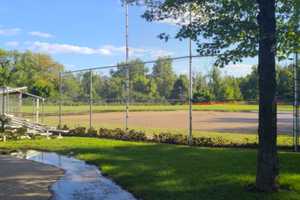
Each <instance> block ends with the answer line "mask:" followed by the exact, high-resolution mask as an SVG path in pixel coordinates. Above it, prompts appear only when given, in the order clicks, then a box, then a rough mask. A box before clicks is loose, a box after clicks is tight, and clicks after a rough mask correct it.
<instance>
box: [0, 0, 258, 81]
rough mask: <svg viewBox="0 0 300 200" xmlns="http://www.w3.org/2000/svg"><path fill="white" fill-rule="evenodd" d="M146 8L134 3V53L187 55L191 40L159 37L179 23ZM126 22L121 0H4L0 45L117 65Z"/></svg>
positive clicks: (63, 59) (236, 69)
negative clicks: (157, 18) (155, 18)
mask: <svg viewBox="0 0 300 200" xmlns="http://www.w3.org/2000/svg"><path fill="white" fill-rule="evenodd" d="M143 11H144V10H143V8H142V7H137V6H130V8H129V46H130V49H131V54H130V57H131V58H141V59H143V60H153V59H155V58H157V57H158V56H165V55H171V56H182V55H187V53H188V49H187V41H182V42H180V41H177V40H170V41H169V42H167V43H166V42H164V41H162V40H160V39H158V38H157V35H158V34H159V33H162V32H167V33H171V34H172V33H175V32H176V30H177V29H178V28H177V27H176V26H175V25H174V24H170V23H166V22H165V23H162V22H155V23H149V22H146V21H145V20H144V19H143V18H141V14H142V13H143ZM124 22H125V18H124V8H123V7H122V5H121V3H120V0H101V1H100V0H87V1H74V0H2V1H1V6H0V48H4V49H8V50H10V49H18V50H21V51H25V50H32V51H35V52H43V53H48V54H50V55H51V56H53V57H54V59H55V60H57V61H58V62H60V63H62V64H64V65H65V66H66V68H67V69H69V70H74V69H82V68H86V67H90V66H105V65H114V64H116V63H117V62H120V61H123V60H124V57H125V56H124V54H125V53H124V43H125V42H124V41H125V39H124V31H125V30H124ZM194 53H196V52H194ZM255 62H256V61H255V60H253V59H247V60H245V61H244V62H243V63H241V64H239V65H238V66H232V65H231V66H229V67H227V68H225V70H223V71H224V73H226V74H229V75H235V76H242V75H245V74H247V73H249V71H250V68H251V65H253V64H255ZM212 63H213V59H197V60H196V61H195V62H194V70H196V71H203V72H204V73H205V72H207V71H208V70H209V68H210V67H211V65H212ZM174 68H175V71H176V72H178V73H185V72H186V71H187V62H183V61H182V62H176V63H174Z"/></svg>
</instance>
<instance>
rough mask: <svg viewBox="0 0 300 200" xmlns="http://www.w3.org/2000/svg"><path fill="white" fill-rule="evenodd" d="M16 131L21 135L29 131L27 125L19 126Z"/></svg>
mask: <svg viewBox="0 0 300 200" xmlns="http://www.w3.org/2000/svg"><path fill="white" fill-rule="evenodd" d="M16 133H17V134H18V135H20V136H22V135H25V134H26V133H27V128H26V127H21V128H17V130H16Z"/></svg>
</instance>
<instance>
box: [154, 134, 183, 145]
mask: <svg viewBox="0 0 300 200" xmlns="http://www.w3.org/2000/svg"><path fill="white" fill-rule="evenodd" d="M153 140H154V142H159V143H167V144H187V137H186V136H184V135H182V134H172V133H159V134H155V135H154V136H153Z"/></svg>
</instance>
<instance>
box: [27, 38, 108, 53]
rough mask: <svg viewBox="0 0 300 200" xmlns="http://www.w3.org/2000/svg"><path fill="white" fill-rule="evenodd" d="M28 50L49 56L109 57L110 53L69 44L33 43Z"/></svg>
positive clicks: (101, 49)
mask: <svg viewBox="0 0 300 200" xmlns="http://www.w3.org/2000/svg"><path fill="white" fill-rule="evenodd" d="M29 49H30V50H32V51H36V52H43V53H50V54H83V55H93V54H100V55H110V54H111V51H110V50H108V49H104V48H90V47H84V46H77V45H70V44H58V43H47V42H39V41H36V42H33V43H32V44H31V45H30V47H29Z"/></svg>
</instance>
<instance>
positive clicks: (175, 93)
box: [170, 74, 188, 103]
mask: <svg viewBox="0 0 300 200" xmlns="http://www.w3.org/2000/svg"><path fill="white" fill-rule="evenodd" d="M170 98H171V101H173V102H180V103H184V102H185V101H186V100H187V98H188V78H187V76H186V75H183V74H181V75H180V76H179V77H178V78H177V79H176V81H175V82H174V85H173V89H172V92H171V96H170Z"/></svg>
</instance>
